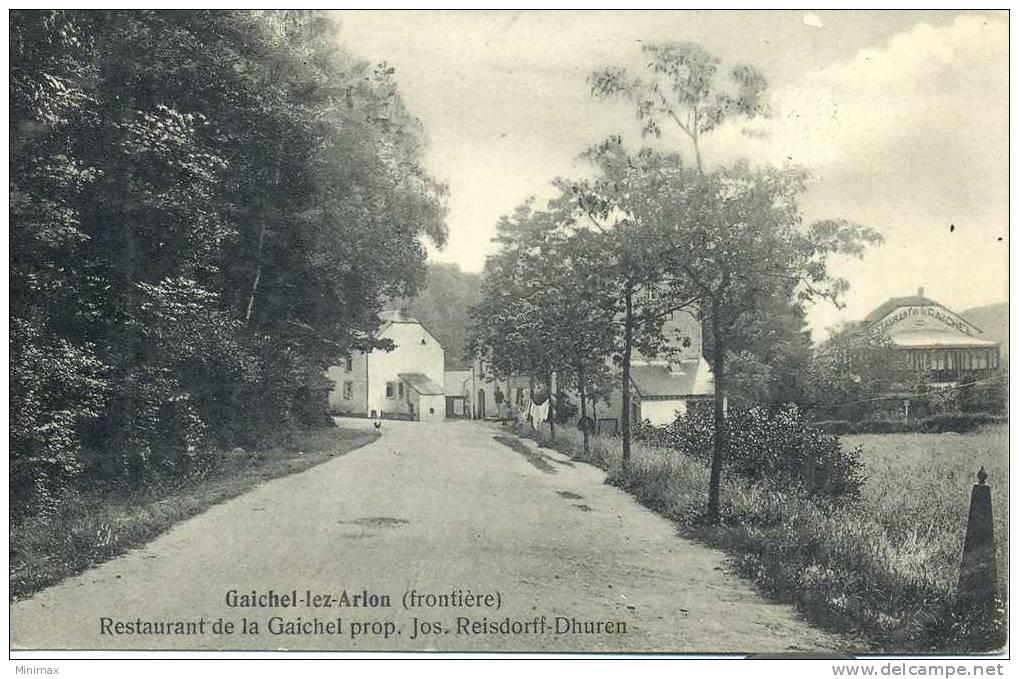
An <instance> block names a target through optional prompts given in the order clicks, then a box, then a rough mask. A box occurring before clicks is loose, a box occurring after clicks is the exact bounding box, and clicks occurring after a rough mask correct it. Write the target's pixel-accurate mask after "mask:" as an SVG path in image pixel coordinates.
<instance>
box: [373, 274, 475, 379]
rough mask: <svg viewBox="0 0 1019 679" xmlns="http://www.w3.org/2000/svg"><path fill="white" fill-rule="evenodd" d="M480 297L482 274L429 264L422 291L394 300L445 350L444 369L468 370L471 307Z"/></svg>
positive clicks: (469, 362) (469, 363) (469, 364)
mask: <svg viewBox="0 0 1019 679" xmlns="http://www.w3.org/2000/svg"><path fill="white" fill-rule="evenodd" d="M480 300H481V277H480V276H479V275H478V274H476V273H472V272H470V271H461V270H460V267H458V266H457V265H456V264H429V265H428V267H427V272H426V277H425V282H424V285H423V287H422V288H421V291H420V292H419V293H418V294H417V296H416V297H414V298H413V299H405V300H395V301H394V302H393V304H395V305H397V306H402V307H405V308H406V310H407V313H408V314H409V315H410V316H412V317H413V318H416V319H418V320H419V321H421V323H422V325H424V326H425V327H426V328H428V330H429V332H431V333H432V334H433V335H435V339H437V340H439V342H440V343H441V344H442V347H443V349H445V350H446V370H467V369H470V367H471V361H470V359H469V358H467V357H466V356H465V354H466V355H469V352H467V342H468V338H467V333H468V328H469V327H470V325H471V319H470V309H471V307H473V306H474V305H475V304H477V303H478V302H479V301H480Z"/></svg>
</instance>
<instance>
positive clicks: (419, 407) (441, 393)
mask: <svg viewBox="0 0 1019 679" xmlns="http://www.w3.org/2000/svg"><path fill="white" fill-rule="evenodd" d="M379 317H380V319H381V320H382V325H381V326H380V327H379V329H378V332H377V333H376V337H378V338H379V339H388V340H391V341H392V342H393V345H394V348H393V349H392V350H391V351H382V350H375V351H370V352H367V353H364V352H354V353H353V355H352V356H351V357H350V358H349V359H348V360H347V362H346V364H345V365H338V366H332V367H330V368H329V370H327V371H326V376H327V377H329V379H330V380H332V381H333V383H334V386H333V388H332V390H331V391H330V392H329V406H330V408H331V409H332V410H333V411H334V412H337V413H340V414H349V415H367V416H369V417H375V416H378V415H380V414H381V416H383V417H400V418H406V419H413V420H441V419H443V418H444V417H445V414H446V399H445V390H444V389H443V381H444V376H445V374H444V370H445V351H444V350H443V348H442V345H441V344H439V342H438V340H436V339H435V337H434V336H433V335H432V334H431V333H430V332H428V330H427V329H425V327H424V326H423V325H421V323H420V322H418V321H417V320H415V319H413V318H410V317H408V316H406V315H405V314H403V313H402V312H401V311H384V312H382V314H380V315H379Z"/></svg>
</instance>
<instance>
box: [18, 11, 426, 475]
mask: <svg viewBox="0 0 1019 679" xmlns="http://www.w3.org/2000/svg"><path fill="white" fill-rule="evenodd" d="M10 37H11V55H10V56H11V124H10V137H11V158H10V165H11V176H12V182H11V208H10V211H11V215H10V216H11V220H10V221H11V229H10V230H11V238H10V241H11V243H10V245H11V318H12V325H13V326H14V327H15V328H16V329H17V332H16V334H14V335H12V346H11V349H12V375H11V382H12V396H13V398H12V404H11V408H12V413H18V417H19V418H21V419H20V420H19V424H18V427H17V435H16V437H15V438H14V439H13V440H12V449H11V458H12V465H13V464H15V462H17V464H18V466H19V468H21V469H25V470H27V471H26V475H25V479H27V480H25V481H24V482H23V483H22V482H20V481H19V482H18V483H19V485H20V486H24V487H25V488H28V487H30V486H33V484H34V485H35V486H37V485H38V482H39V481H40V479H42V478H43V471H44V470H43V464H44V463H43V462H42V461H43V460H50V461H55V463H56V464H58V466H60V467H62V468H63V469H64V471H65V472H66V474H64V476H65V477H66V476H68V475H73V474H76V473H77V472H78V471H80V470H82V469H83V468H84V469H85V470H88V469H93V470H96V469H100V468H102V469H103V470H105V476H106V477H108V478H121V479H123V480H128V481H131V482H141V481H143V480H144V479H145V478H147V477H148V476H150V475H151V474H153V473H156V472H159V473H178V472H179V470H180V469H181V465H186V464H188V460H189V459H190V458H191V457H193V456H195V455H198V454H201V451H202V449H203V448H205V447H208V446H210V445H224V444H231V443H237V442H242V443H247V442H250V441H252V440H255V439H257V438H258V437H259V435H260V434H261V433H264V432H271V431H274V430H276V431H279V430H283V429H286V428H287V427H289V426H290V425H291V424H293V423H295V418H296V417H297V415H298V413H299V412H301V410H302V409H301V408H300V407H299V406H300V403H299V402H300V401H301V399H302V398H303V396H302V395H304V394H307V392H308V388H309V385H310V384H312V383H313V382H314V380H316V379H318V378H319V376H320V373H321V370H322V369H323V368H324V367H325V366H326V365H329V364H331V363H335V362H337V361H339V360H340V359H341V358H342V357H343V356H345V355H346V354H347V353H348V352H349V351H350V350H351V348H353V347H359V346H363V345H365V344H370V343H371V342H372V334H373V331H374V329H375V327H376V325H377V316H376V313H377V311H378V310H379V308H380V307H381V304H382V301H383V299H385V298H387V297H390V296H394V295H413V294H414V293H415V292H416V291H417V289H418V287H419V286H420V284H421V282H422V280H423V278H424V266H423V263H424V258H425V251H424V247H423V244H422V241H423V239H425V238H428V239H431V240H432V241H434V242H436V243H440V244H441V242H442V241H443V239H444V236H445V230H444V224H443V219H444V205H443V203H444V193H445V188H444V187H443V186H441V185H440V184H438V183H436V182H434V181H433V180H432V179H431V178H430V177H428V175H427V174H426V173H424V172H423V170H422V169H421V167H420V164H419V163H418V159H419V157H420V153H421V146H422V143H423V135H422V131H421V129H420V126H419V124H418V123H417V122H416V121H415V120H414V119H413V117H412V116H411V115H409V114H408V113H407V112H406V111H405V110H404V108H403V105H402V102H401V101H400V98H399V95H398V93H397V91H396V84H395V79H394V78H395V76H394V71H393V69H392V68H390V67H388V66H387V65H385V64H381V65H378V66H374V67H373V66H370V65H367V64H364V63H362V62H359V61H356V60H354V59H352V58H350V57H349V56H347V55H346V54H345V53H344V52H343V51H342V49H341V48H340V47H339V43H338V40H337V36H336V29H335V26H334V25H333V23H332V22H331V20H329V18H328V17H326V16H325V15H323V14H321V13H318V12H307V11H300V12H290V11H284V12H270V11H255V12H238V11H209V12H193V11H161V12H157V11H132V12H125V11H79V10H54V11H41V12H20V11H15V12H12V14H11V30H10ZM41 347H46V348H47V350H46V351H40V348H41ZM58 357H59V358H58ZM60 364H63V365H64V366H65V368H59V367H58V366H59V365H60ZM86 390H91V392H90V393H85V392H86ZM45 394H49V396H46V395H45ZM44 432H48V433H44ZM46 464H48V463H46ZM175 470H177V471H175ZM33 474H34V476H33ZM46 478H50V479H52V478H55V476H54V474H48V476H47V477H46ZM32 479H34V480H32ZM12 490H13V489H12Z"/></svg>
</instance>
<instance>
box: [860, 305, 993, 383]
mask: <svg viewBox="0 0 1019 679" xmlns="http://www.w3.org/2000/svg"><path fill="white" fill-rule="evenodd" d="M859 330H860V331H861V332H862V333H865V334H866V335H869V336H870V337H871V338H875V339H880V338H887V340H888V342H889V343H890V345H891V347H892V349H893V350H894V351H895V352H896V353H897V358H898V360H897V361H896V362H895V364H896V366H897V371H898V372H900V373H901V374H902V376H903V377H906V376H907V375H910V374H917V373H922V374H926V375H927V376H928V378H929V379H930V381H931V382H932V383H937V384H946V385H947V384H959V383H963V382H968V381H973V380H977V379H982V378H984V377H988V376H989V375H991V374H992V373H994V372H995V371H997V370H998V368H999V363H1000V351H1001V348H1000V345H999V344H998V343H997V342H994V341H991V340H989V339H985V338H983V337H981V335H983V331H982V330H981V329H980V328H978V327H977V326H975V325H973V324H972V323H970V322H969V321H967V320H966V319H965V318H963V317H962V316H959V315H958V314H956V313H954V312H953V311H950V310H949V309H947V308H946V307H944V306H942V305H941V304H939V303H938V302H935V301H934V300H932V299H930V298H928V297H926V296H924V289H923V288H920V289H919V290H918V291H917V294H916V295H910V296H908V297H895V298H892V299H890V300H888V301H887V302H885V303H884V304H882V305H881V306H879V307H878V308H877V309H875V310H874V311H872V312H871V313H870V314H869V315H868V316H867V317H866V318H865V319H864V320H863V322H862V323H861V324H860V327H859Z"/></svg>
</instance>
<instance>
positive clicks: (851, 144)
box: [712, 17, 1008, 329]
mask: <svg viewBox="0 0 1019 679" xmlns="http://www.w3.org/2000/svg"><path fill="white" fill-rule="evenodd" d="M1007 54H1008V29H1007V20H1006V19H1004V18H1002V19H1000V20H999V19H996V18H994V17H960V18H958V19H956V20H955V21H954V22H953V23H952V24H950V25H947V26H943V27H932V26H929V25H926V24H919V25H917V26H915V27H914V28H912V29H911V30H909V31H906V32H904V33H899V34H897V35H895V36H894V37H893V38H892V39H891V40H890V41H889V42H888V43H887V44H886V45H885V46H883V47H880V48H869V49H864V50H861V51H860V52H858V53H857V54H856V55H855V56H854V57H853V58H852V59H850V60H848V61H845V62H842V63H836V64H832V65H828V66H825V67H822V68H817V69H815V70H813V71H810V72H808V73H807V74H805V75H804V76H803V77H802V78H800V79H799V80H798V81H797V82H794V83H792V84H790V85H788V86H786V87H784V88H782V89H779V90H776V91H774V92H773V93H772V96H771V104H772V108H773V111H772V112H773V115H772V116H771V117H770V118H768V119H765V120H762V121H758V122H754V123H751V124H743V126H745V127H750V128H752V129H753V130H755V131H756V132H758V133H760V134H763V135H766V136H764V137H756V136H755V137H753V138H748V137H747V136H745V135H742V134H741V130H740V129H739V128H740V127H741V126H738V125H729V126H728V127H727V128H726V129H725V130H721V131H720V132H719V134H718V136H717V137H716V139H715V141H714V142H712V143H713V144H715V145H716V148H717V150H718V153H717V155H716V160H719V161H722V162H728V161H731V160H733V159H734V158H736V157H741V156H742V157H749V158H750V159H751V160H753V161H756V162H762V163H770V164H776V163H779V164H780V163H783V162H787V161H791V162H794V163H796V164H800V165H803V166H805V167H807V168H808V169H810V170H811V172H812V174H813V177H814V181H813V183H812V185H811V188H810V190H809V192H808V195H807V196H806V198H805V200H804V206H805V209H806V212H807V213H808V215H811V216H815V217H820V216H842V217H846V218H850V219H854V220H856V221H859V222H862V223H865V224H868V225H870V226H873V227H875V228H877V229H878V230H880V231H881V232H882V233H883V234H884V235H885V237H886V239H887V242H886V244H885V245H884V246H883V247H882V248H880V249H879V250H876V251H873V252H872V253H870V254H869V255H868V256H867V258H866V259H865V260H864V261H862V262H858V261H853V262H847V263H842V264H840V265H839V266H838V269H839V270H840V271H841V273H843V274H845V275H846V276H847V277H849V278H850V280H851V282H852V284H853V289H852V291H851V293H850V295H849V297H848V298H847V300H846V301H847V303H848V308H847V309H846V311H845V312H844V313H841V314H839V313H836V312H834V311H833V310H830V309H824V308H819V309H817V310H815V312H814V314H813V317H812V324H813V325H814V327H815V328H816V329H821V328H823V327H825V326H827V325H829V324H831V323H833V322H834V321H836V320H848V319H852V318H859V317H861V316H863V315H864V314H866V313H867V312H868V311H869V309H870V307H872V306H876V305H877V304H878V303H880V302H881V301H883V300H884V299H886V298H888V297H891V296H896V295H904V294H909V293H911V292H912V291H913V290H914V289H915V288H916V287H917V286H918V285H925V286H926V287H927V289H928V291H929V292H930V294H931V295H932V296H934V297H935V298H937V299H939V300H940V301H942V302H943V303H944V304H946V305H949V306H955V307H957V308H959V309H960V310H961V309H962V308H965V307H968V306H971V305H976V304H981V303H985V302H990V301H998V300H1000V299H1002V298H1005V296H1006V294H1007V293H1006V281H1007V264H1008V263H1007V246H1006V244H1005V243H1004V242H1003V241H999V240H998V237H999V236H1002V235H1005V231H1006V230H1007V224H1008V192H1007V178H1008V149H1007V140H1008V58H1007ZM953 223H954V224H956V225H957V228H956V230H955V231H952V232H950V231H949V225H950V224H953ZM971 262H980V266H979V267H973V266H971V265H970V264H969V263H971Z"/></svg>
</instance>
